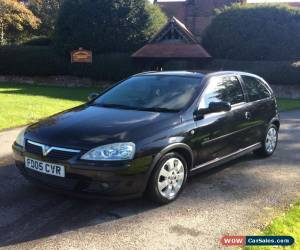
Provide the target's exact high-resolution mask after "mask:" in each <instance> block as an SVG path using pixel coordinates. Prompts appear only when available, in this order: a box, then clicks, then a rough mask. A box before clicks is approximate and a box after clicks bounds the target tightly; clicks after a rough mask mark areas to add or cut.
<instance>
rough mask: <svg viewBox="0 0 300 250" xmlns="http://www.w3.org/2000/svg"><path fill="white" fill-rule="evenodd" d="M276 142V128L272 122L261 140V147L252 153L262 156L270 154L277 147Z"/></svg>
mask: <svg viewBox="0 0 300 250" xmlns="http://www.w3.org/2000/svg"><path fill="white" fill-rule="evenodd" d="M277 143H278V128H277V126H275V125H274V124H271V125H270V126H269V127H268V129H267V132H266V135H265V139H264V141H263V142H262V147H261V148H260V149H258V150H256V151H254V153H256V154H257V155H259V156H262V157H269V156H271V155H272V154H273V153H274V152H275V150H276V147H277Z"/></svg>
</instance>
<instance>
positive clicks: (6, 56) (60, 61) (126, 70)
mask: <svg viewBox="0 0 300 250" xmlns="http://www.w3.org/2000/svg"><path fill="white" fill-rule="evenodd" d="M138 71H139V69H138V68H136V67H135V66H134V65H133V64H132V62H131V58H130V56H129V55H128V54H121V53H115V54H94V55H93V63H92V64H82V63H79V64H76V63H74V64H71V63H70V56H62V55H60V54H57V52H56V51H55V49H53V48H51V47H47V46H3V47H0V72H1V74H2V75H21V76H50V75H74V76H82V77H91V78H95V79H101V80H113V81H116V80H120V79H122V78H125V77H127V76H129V75H131V74H133V73H136V72H138Z"/></svg>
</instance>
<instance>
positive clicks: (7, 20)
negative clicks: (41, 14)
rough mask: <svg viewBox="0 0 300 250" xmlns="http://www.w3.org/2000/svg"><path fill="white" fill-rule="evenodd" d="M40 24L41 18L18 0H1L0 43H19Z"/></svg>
mask: <svg viewBox="0 0 300 250" xmlns="http://www.w3.org/2000/svg"><path fill="white" fill-rule="evenodd" d="M39 25H40V20H39V19H38V18H37V17H36V16H35V15H34V14H33V13H32V12H31V11H30V10H29V9H27V8H26V6H25V5H24V4H22V3H19V2H18V1H16V0H0V43H1V44H2V45H3V44H5V43H17V42H20V41H21V40H22V39H24V38H25V37H26V36H28V35H29V34H30V32H32V31H33V30H36V29H37V28H38V27H39Z"/></svg>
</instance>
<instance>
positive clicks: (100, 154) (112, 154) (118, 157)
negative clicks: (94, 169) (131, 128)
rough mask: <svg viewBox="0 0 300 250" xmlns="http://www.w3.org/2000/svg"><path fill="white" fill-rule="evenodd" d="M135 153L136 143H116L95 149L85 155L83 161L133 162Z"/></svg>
mask: <svg viewBox="0 0 300 250" xmlns="http://www.w3.org/2000/svg"><path fill="white" fill-rule="evenodd" d="M134 153H135V144H134V143H132V142H124V143H114V144H109V145H104V146H100V147H97V148H94V149H92V150H90V151H89V152H87V153H86V154H84V155H83V156H82V157H81V159H82V160H88V161H124V160H132V159H133V157H134Z"/></svg>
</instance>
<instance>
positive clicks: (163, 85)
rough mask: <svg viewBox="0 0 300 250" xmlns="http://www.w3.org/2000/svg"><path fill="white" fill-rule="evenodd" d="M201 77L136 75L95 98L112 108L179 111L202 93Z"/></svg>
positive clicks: (101, 104)
mask: <svg viewBox="0 0 300 250" xmlns="http://www.w3.org/2000/svg"><path fill="white" fill-rule="evenodd" d="M201 80H202V79H201V78H200V77H197V78H196V77H184V76H167V75H165V76H161V75H159V76H158V75H152V76H135V77H132V78H129V79H127V80H125V81H124V82H122V83H120V84H119V85H117V86H116V87H113V88H112V89H111V90H109V91H107V92H106V93H104V94H103V95H101V96H100V97H99V98H97V99H96V100H95V101H94V103H93V104H94V105H99V106H103V107H112V108H114V107H115V108H123V109H135V110H146V111H147V110H149V111H158V112H178V111H180V110H182V109H183V108H185V107H186V106H188V105H189V103H191V102H192V101H193V100H194V98H195V97H196V96H197V94H198V93H199V88H200V83H201Z"/></svg>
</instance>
